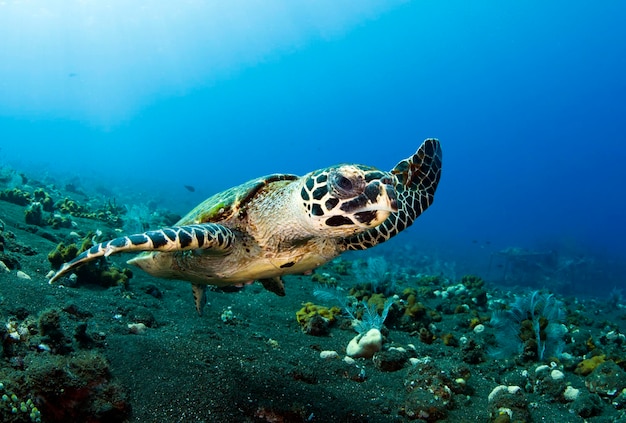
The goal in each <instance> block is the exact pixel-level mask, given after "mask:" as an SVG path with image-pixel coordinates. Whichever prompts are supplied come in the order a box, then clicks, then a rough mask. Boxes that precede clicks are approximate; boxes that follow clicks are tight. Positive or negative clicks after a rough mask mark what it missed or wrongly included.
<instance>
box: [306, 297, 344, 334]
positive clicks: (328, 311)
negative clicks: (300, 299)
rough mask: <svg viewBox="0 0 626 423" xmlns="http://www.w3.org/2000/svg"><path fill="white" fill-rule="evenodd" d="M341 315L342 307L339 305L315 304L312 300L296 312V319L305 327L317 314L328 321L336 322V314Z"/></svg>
mask: <svg viewBox="0 0 626 423" xmlns="http://www.w3.org/2000/svg"><path fill="white" fill-rule="evenodd" d="M340 315H341V309H340V308H339V307H336V306H334V307H331V308H328V307H324V306H320V305H316V304H313V303H312V302H307V303H305V304H304V306H303V307H302V308H301V309H300V310H298V311H297V312H296V320H297V321H298V323H300V326H302V328H303V329H305V328H306V327H307V326H308V325H309V323H310V321H311V319H313V318H314V317H315V316H320V317H322V318H323V319H324V320H325V321H327V322H334V321H335V318H336V316H340Z"/></svg>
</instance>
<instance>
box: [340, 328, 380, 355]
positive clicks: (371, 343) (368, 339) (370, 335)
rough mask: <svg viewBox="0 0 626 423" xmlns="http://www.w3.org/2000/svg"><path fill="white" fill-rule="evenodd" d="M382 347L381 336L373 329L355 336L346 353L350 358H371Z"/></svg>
mask: <svg viewBox="0 0 626 423" xmlns="http://www.w3.org/2000/svg"><path fill="white" fill-rule="evenodd" d="M382 347H383V335H382V334H381V333H380V331H379V330H378V329H375V328H374V329H370V330H369V331H367V333H364V334H363V333H362V334H359V335H357V336H355V337H354V338H353V339H352V340H351V341H350V343H349V344H348V347H347V348H346V353H347V354H348V355H349V356H350V357H352V358H372V356H373V355H374V353H377V352H378V351H380V350H381V348H382Z"/></svg>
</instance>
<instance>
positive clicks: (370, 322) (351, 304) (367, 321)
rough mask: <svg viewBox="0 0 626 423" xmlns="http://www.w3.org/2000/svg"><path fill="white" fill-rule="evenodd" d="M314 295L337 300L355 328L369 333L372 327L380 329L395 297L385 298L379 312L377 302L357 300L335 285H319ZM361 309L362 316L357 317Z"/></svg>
mask: <svg viewBox="0 0 626 423" xmlns="http://www.w3.org/2000/svg"><path fill="white" fill-rule="evenodd" d="M313 295H314V296H316V297H318V298H320V299H322V300H327V301H328V300H334V301H335V302H337V303H338V304H339V305H340V306H341V308H342V310H343V311H344V314H345V315H346V316H347V317H348V318H350V320H352V322H353V328H354V330H355V331H357V332H358V333H359V334H363V333H367V332H368V331H369V330H370V329H378V330H380V329H381V328H382V327H383V323H384V322H385V319H387V315H388V314H389V309H390V308H391V306H392V305H393V298H392V297H390V298H387V299H386V300H385V303H384V306H383V310H382V312H381V313H380V314H378V306H377V304H368V303H367V301H365V300H362V301H360V302H359V301H356V299H355V298H354V297H351V296H346V295H343V294H342V293H341V291H339V290H338V289H337V288H335V287H325V286H318V287H317V288H316V289H315V290H314V291H313ZM359 309H362V310H363V312H362V314H361V318H360V319H359V318H358V317H357V313H358V311H359Z"/></svg>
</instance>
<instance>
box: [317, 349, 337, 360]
mask: <svg viewBox="0 0 626 423" xmlns="http://www.w3.org/2000/svg"><path fill="white" fill-rule="evenodd" d="M320 358H323V359H324V360H329V359H333V358H339V354H338V353H337V351H322V352H320Z"/></svg>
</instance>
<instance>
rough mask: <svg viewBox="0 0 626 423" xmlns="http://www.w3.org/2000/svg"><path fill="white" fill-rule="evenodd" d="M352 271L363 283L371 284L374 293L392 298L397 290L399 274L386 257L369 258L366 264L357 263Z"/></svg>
mask: <svg viewBox="0 0 626 423" xmlns="http://www.w3.org/2000/svg"><path fill="white" fill-rule="evenodd" d="M352 270H353V272H354V275H355V277H356V278H357V279H359V280H360V281H361V282H366V283H369V284H371V288H372V292H374V293H377V294H385V296H390V295H392V294H393V293H394V292H395V290H396V286H395V284H396V279H397V278H398V275H397V273H398V272H397V270H396V269H394V268H392V266H390V264H389V262H388V261H387V260H386V259H385V258H384V257H381V256H378V257H368V259H367V261H365V262H363V261H355V262H354V263H353V265H352Z"/></svg>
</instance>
